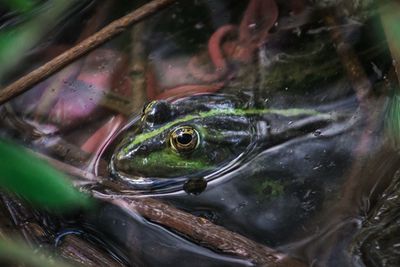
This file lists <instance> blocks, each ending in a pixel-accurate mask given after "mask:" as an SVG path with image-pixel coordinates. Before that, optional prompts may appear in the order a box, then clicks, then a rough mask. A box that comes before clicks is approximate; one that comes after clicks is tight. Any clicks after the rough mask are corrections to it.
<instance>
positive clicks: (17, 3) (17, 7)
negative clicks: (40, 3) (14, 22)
mask: <svg viewBox="0 0 400 267" xmlns="http://www.w3.org/2000/svg"><path fill="white" fill-rule="evenodd" d="M0 3H2V4H5V5H6V6H8V7H9V8H10V9H12V10H14V11H21V12H26V11H29V10H31V9H32V8H33V6H34V3H35V2H34V1H32V0H1V1H0Z"/></svg>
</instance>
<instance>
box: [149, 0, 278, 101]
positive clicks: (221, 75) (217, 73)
mask: <svg viewBox="0 0 400 267" xmlns="http://www.w3.org/2000/svg"><path fill="white" fill-rule="evenodd" d="M278 14H279V11H278V6H277V5H276V3H275V0H250V2H249V4H248V6H247V9H246V11H245V12H244V15H243V18H242V21H241V23H240V25H239V26H236V25H230V24H228V25H223V26H222V27H220V28H218V29H217V30H216V31H215V32H214V33H213V34H212V35H211V37H210V39H209V41H208V56H209V58H210V61H211V63H212V64H211V65H212V67H211V70H210V71H207V70H205V69H204V64H200V62H199V59H198V57H197V56H194V57H193V58H192V59H191V60H189V62H188V65H187V67H185V69H186V68H187V69H188V71H189V73H190V74H191V75H192V76H193V77H194V78H195V79H196V80H197V81H198V82H200V83H194V84H180V85H176V86H174V87H170V88H164V89H163V88H159V86H158V82H157V81H156V77H155V75H154V74H153V73H150V74H148V75H147V84H148V86H147V95H148V98H149V99H150V100H153V99H162V98H169V97H178V96H180V97H181V96H187V95H192V94H199V93H212V92H216V91H218V90H220V89H221V88H222V87H223V86H224V84H225V83H226V82H227V80H229V79H231V78H232V77H233V76H234V74H231V73H229V72H230V70H229V61H232V60H234V61H239V62H242V63H249V62H251V61H252V60H253V58H254V54H255V51H257V49H259V47H260V46H262V45H263V44H265V42H267V40H268V36H269V31H270V30H271V28H272V27H273V26H274V24H275V22H276V20H277V19H278ZM228 35H237V39H236V40H233V41H226V40H225V39H226V37H227V36H228Z"/></svg>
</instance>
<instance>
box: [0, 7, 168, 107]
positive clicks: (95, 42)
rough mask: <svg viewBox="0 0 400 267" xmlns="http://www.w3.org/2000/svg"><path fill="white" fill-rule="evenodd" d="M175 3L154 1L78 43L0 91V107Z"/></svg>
mask: <svg viewBox="0 0 400 267" xmlns="http://www.w3.org/2000/svg"><path fill="white" fill-rule="evenodd" d="M173 2H175V1H174V0H153V1H151V2H150V3H148V4H145V5H144V6H142V7H140V8H138V9H136V10H135V11H133V12H131V13H129V14H128V15H125V16H124V17H122V18H120V19H117V20H115V21H113V22H112V23H110V24H109V25H108V26H106V27H104V28H103V29H102V30H100V31H98V32H97V33H95V34H93V35H92V36H90V37H89V38H87V39H85V40H84V41H82V42H80V43H78V44H77V45H76V46H74V47H72V48H71V49H69V50H67V51H66V52H64V53H62V54H61V55H59V56H57V57H56V58H54V59H53V60H51V61H49V62H47V63H46V64H44V65H43V66H41V67H39V68H37V69H36V70H34V71H32V72H30V73H29V74H27V75H25V76H23V77H22V78H20V79H19V80H17V81H16V82H14V83H12V84H11V85H9V86H7V87H6V88H4V89H3V90H2V91H0V105H1V104H4V103H5V102H7V101H9V100H10V99H12V98H14V97H16V96H18V95H20V94H22V93H24V92H25V91H27V90H28V89H29V88H31V87H32V86H33V85H35V84H37V83H38V82H40V81H42V80H43V79H45V78H46V77H49V76H50V75H51V74H53V73H55V72H56V71H58V70H60V69H61V68H63V67H65V66H66V65H68V64H69V63H71V62H73V61H74V60H76V59H78V58H79V57H81V56H82V55H84V54H86V53H88V52H89V51H91V50H93V49H94V48H96V47H98V46H99V45H101V44H103V43H105V42H106V41H108V40H110V39H111V38H113V37H115V36H116V35H118V34H120V33H121V32H123V31H125V30H126V28H127V27H129V26H131V25H133V24H135V23H137V22H139V21H141V20H143V19H144V18H146V17H148V16H150V15H152V14H154V13H156V12H157V11H159V10H161V9H162V8H164V7H166V6H167V5H169V4H172V3H173Z"/></svg>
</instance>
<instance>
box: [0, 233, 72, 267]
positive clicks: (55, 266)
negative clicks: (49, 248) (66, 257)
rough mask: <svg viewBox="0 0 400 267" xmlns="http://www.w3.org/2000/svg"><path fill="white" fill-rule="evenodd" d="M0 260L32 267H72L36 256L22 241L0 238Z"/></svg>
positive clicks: (49, 258) (39, 255) (46, 257)
mask: <svg viewBox="0 0 400 267" xmlns="http://www.w3.org/2000/svg"><path fill="white" fill-rule="evenodd" d="M0 259H1V260H7V261H10V263H19V264H26V265H27V266H32V267H72V265H69V264H66V263H64V262H62V261H60V260H56V259H54V257H50V256H46V255H44V254H42V253H41V254H38V253H37V250H33V249H31V248H30V247H28V246H27V245H26V244H24V243H23V242H22V241H12V240H10V239H4V238H0Z"/></svg>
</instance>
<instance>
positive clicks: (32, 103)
mask: <svg viewBox="0 0 400 267" xmlns="http://www.w3.org/2000/svg"><path fill="white" fill-rule="evenodd" d="M254 2H257V1H254ZM332 2H335V3H331V1H324V2H323V3H311V2H307V1H277V9H276V10H275V9H274V3H275V2H273V1H265V2H264V3H269V4H270V5H271V6H268V8H266V9H265V10H266V11H265V12H266V13H262V12H261V13H262V14H261V15H260V14H257V12H260V11H262V10H264V9H263V6H262V5H261V6H257V8H255V9H252V8H250V7H249V8H247V6H248V5H247V4H248V2H247V1H241V2H240V3H239V2H237V1H228V0H224V1H193V2H186V1H180V2H178V3H176V4H174V5H173V6H172V7H170V8H168V9H166V10H164V11H161V12H159V13H158V14H157V15H156V16H153V17H151V18H150V19H148V20H146V21H144V22H143V23H141V24H139V25H137V26H136V27H134V28H133V29H132V30H128V31H127V32H126V33H124V34H122V35H121V36H119V37H117V38H116V39H113V40H111V41H109V42H107V43H106V44H104V45H103V46H101V47H99V48H98V49H96V50H95V51H94V52H91V53H90V54H88V55H87V56H85V57H83V58H82V59H80V60H78V61H76V62H75V63H73V64H71V65H70V66H68V67H66V68H64V69H63V70H62V71H60V72H59V73H57V74H55V75H53V76H52V77H50V78H48V79H46V80H45V81H43V82H42V83H40V84H38V85H36V86H35V87H34V88H32V89H31V90H29V91H28V92H27V93H25V94H23V95H21V96H20V97H18V98H16V99H15V100H13V101H12V102H10V103H8V104H7V105H3V106H2V107H1V108H2V110H1V112H2V113H1V121H0V124H1V125H2V126H1V129H2V131H1V136H3V137H7V138H13V139H14V140H17V141H19V142H21V143H23V144H25V145H26V146H28V147H30V148H32V149H33V150H34V151H37V152H38V153H42V154H46V155H48V156H50V157H52V158H54V159H56V160H59V161H62V162H64V163H67V164H68V165H69V166H74V167H76V168H78V169H80V170H84V171H86V172H88V173H93V174H95V175H98V176H100V177H102V178H101V179H102V182H103V183H100V184H96V181H92V180H89V181H86V180H83V179H82V178H79V179H76V180H75V181H79V182H82V184H85V186H84V188H85V190H92V192H94V194H95V195H96V196H97V197H100V198H103V199H107V200H108V201H106V200H104V201H102V202H103V203H102V204H101V205H100V207H99V208H98V210H96V211H94V212H89V213H82V214H79V215H76V216H65V218H53V219H52V220H54V221H56V222H57V223H54V225H52V227H50V229H49V231H50V232H52V233H53V235H57V233H63V234H62V235H65V231H66V230H65V229H74V231H72V232H71V233H75V231H78V232H79V233H85V235H83V238H84V239H87V240H90V242H91V244H95V246H97V247H100V248H104V250H105V251H107V253H108V254H111V255H112V257H114V258H117V259H118V260H119V261H120V262H122V263H124V264H126V265H129V266H160V265H162V266H250V265H252V264H254V262H253V263H252V262H251V259H244V258H242V257H239V256H238V255H237V254H236V255H232V254H228V253H221V250H218V248H217V247H216V245H215V244H214V245H211V244H210V243H207V242H206V241H204V240H198V239H195V238H193V236H190V234H189V235H188V234H187V233H186V232H185V231H183V230H182V229H181V230H182V231H181V232H180V231H179V226H176V227H175V226H171V225H168V224H166V223H164V224H163V223H160V222H159V221H157V219H156V218H158V217H157V214H158V215H159V214H161V215H162V214H163V212H169V210H161V211H158V213H157V212H156V211H155V212H154V214H155V215H154V216H155V217H152V218H153V219H152V220H148V219H146V218H144V217H146V216H147V217H149V216H150V215H149V214H147V213H145V212H143V211H141V212H139V213H135V212H132V210H131V211H130V212H128V211H127V209H126V206H124V205H125V204H126V203H129V198H131V199H136V198H139V199H146V198H147V197H150V198H153V199H156V200H160V201H163V202H165V203H168V204H169V205H170V207H176V208H178V209H179V210H182V211H185V212H187V213H189V214H192V215H195V216H197V217H198V218H197V219H196V220H199V221H201V219H199V218H205V219H207V220H208V221H210V222H211V223H212V224H214V225H219V226H222V227H223V228H224V229H226V230H229V231H232V232H234V233H237V234H240V235H241V236H244V237H246V238H249V239H251V240H253V241H254V242H257V243H259V244H262V245H265V246H268V247H271V248H274V249H276V250H279V251H280V252H282V253H285V254H287V255H289V256H290V257H293V258H297V259H299V260H301V261H304V262H305V263H306V264H308V265H312V266H367V267H368V266H398V265H399V264H400V262H399V258H400V257H399V244H400V240H399V238H398V237H397V236H398V231H399V229H398V228H399V227H398V223H399V222H398V217H399V211H398V208H397V206H398V203H397V202H398V197H399V195H398V194H399V192H398V178H397V176H398V174H396V173H397V171H398V167H397V166H399V165H398V163H399V159H400V158H399V154H398V152H397V150H396V147H395V146H394V145H393V142H392V141H391V139H390V137H391V136H390V132H389V133H388V132H387V129H388V127H387V125H388V123H391V122H394V121H395V119H394V117H395V116H392V117H390V116H389V115H388V112H387V107H388V102H390V100H391V99H392V98H391V97H392V95H393V90H394V89H393V88H396V86H395V85H396V83H397V77H396V74H395V72H394V69H393V65H392V59H393V58H392V54H391V52H393V51H391V50H390V49H389V47H391V45H393V44H391V43H390V42H389V45H388V43H387V41H386V36H385V33H384V32H385V31H384V30H386V31H387V29H384V28H383V27H384V26H382V24H381V17H380V16H381V15H382V14H383V16H385V13H384V12H383V13H382V12H379V9H377V4H376V3H373V2H372V1H348V2H346V3H344V2H343V3H339V4H338V3H336V1H332ZM250 6H251V5H250ZM131 8H132V7H129V6H128V4H126V3H118V4H113V8H110V4H109V3H108V4H107V2H104V3H102V2H90V1H87V3H86V2H85V4H79V5H76V6H75V7H74V8H73V9H71V12H70V13H68V14H70V15H68V21H70V23H68V24H67V25H65V26H64V27H62V28H60V29H58V30H59V31H57V36H63V37H62V38H61V37H60V38H52V39H51V40H47V39H42V40H41V41H40V42H39V43H38V44H35V47H36V46H37V47H40V46H41V45H44V44H46V45H47V47H49V49H48V52H47V53H46V51H43V50H39V51H37V50H35V49H34V48H33V49H32V50H29V51H27V52H26V56H24V57H22V59H21V64H20V65H18V66H19V67H18V68H15V69H12V70H10V74H9V76H7V77H5V78H3V77H2V83H3V84H6V83H8V82H10V81H12V80H15V79H17V77H19V76H21V75H22V73H26V72H28V71H29V70H31V69H33V68H34V66H35V65H40V63H41V61H40V60H37V61H36V60H35V61H32V60H30V59H31V58H40V57H39V56H40V55H41V53H44V55H46V56H47V57H49V58H50V57H51V55H52V54H51V53H52V52H51V51H52V49H54V50H57V48H58V47H60V46H64V47H65V46H66V47H69V46H71V45H72V44H74V42H75V41H76V40H77V38H78V37H76V35H77V34H79V31H80V30H81V29H83V30H82V31H83V32H84V31H85V29H86V27H87V26H86V24H85V21H87V20H86V19H82V17H83V16H84V14H86V15H88V16H90V15H91V14H96V16H99V17H100V18H101V19H99V21H98V22H96V21H93V22H90V23H91V24H90V25H91V27H92V28H93V29H91V31H94V30H95V29H98V28H100V27H101V26H103V25H104V24H105V23H106V22H109V21H111V20H112V19H115V18H118V17H119V16H121V15H123V14H125V13H126V12H127V10H130V9H131ZM246 10H247V11H246ZM252 10H253V11H252ZM254 10H256V11H254ZM37 12H40V8H38V11H37ZM252 12H253V13H252ZM250 13H251V14H253V16H250V15H248V17H246V15H245V14H250ZM332 15H334V16H333V17H334V19H333V20H330V18H331V16H332ZM275 16H277V20H276V21H275V20H274V21H273V23H272V24H271V23H270V24H269V23H268V18H274V17H275ZM5 18H7V17H5ZM17 18H18V17H17ZM245 18H247V20H246V19H245ZM262 18H265V19H264V20H263V19H262ZM384 18H386V17H384ZM0 21H2V23H4V25H8V24H7V23H6V22H3V20H0ZM4 21H8V20H6V19H4ZM241 21H246V23H248V28H247V29H246V27H245V26H243V25H245V24H242V25H240V23H241ZM77 25H79V26H77ZM227 25H230V26H227ZM235 25H239V27H238V28H237V26H235ZM221 27H222V28H221ZM78 29H79V30H78ZM221 29H222V30H221ZM223 30H224V31H225V30H226V35H223V36H222V37H221V39H218V34H216V33H218V32H219V31H220V33H221V32H222V31H223ZM88 31H89V32H90V29H89V30H88ZM71 32H75V34H71ZM332 33H333V34H332ZM54 34H55V33H54ZM221 34H222V33H221ZM386 34H387V33H386ZM55 35H56V34H55ZM338 36H339V37H338ZM210 38H211V40H214V41H215V40H217V41H218V42H219V43H220V46H222V47H223V48H221V51H222V52H221V56H220V57H218V51H217V52H215V51H216V50H212V49H211V48H210V47H212V45H213V44H214V46H216V45H215V43H213V44H211V45H210V46H208V43H207V42H208V41H209V40H210ZM218 42H217V43H218ZM210 50H212V51H214V52H212V51H211V54H212V53H214V54H217V55H214V56H212V55H211V57H210V55H209V54H208V51H210ZM221 57H222V59H227V60H226V62H224V60H221ZM393 57H395V56H394V55H393ZM11 74H13V75H11ZM188 92H189V93H188ZM365 92H366V93H365ZM204 93H207V94H209V93H212V94H217V95H219V96H220V97H221V98H222V99H230V97H232V96H233V97H235V98H238V99H239V100H240V101H239V104H235V106H234V108H240V109H243V110H246V109H247V110H249V109H263V108H266V107H267V108H274V109H289V108H302V109H308V110H310V109H311V110H316V111H318V112H320V113H324V114H329V116H331V117H330V119H326V118H325V119H324V118H321V117H318V116H317V115H307V116H305V115H303V116H295V117H283V116H279V115H276V114H275V115H271V114H269V115H262V116H256V117H255V118H252V119H250V120H249V121H248V122H246V123H248V124H249V129H251V131H250V132H251V133H252V137H253V139H251V140H252V141H251V142H250V143H251V144H248V143H246V142H245V143H244V144H245V145H243V144H242V145H243V146H244V148H243V149H242V147H241V146H238V145H236V144H235V142H238V141H237V140H239V139H232V140H233V141H232V140H230V141H229V142H227V141H228V140H227V139H225V141H226V142H227V143H229V145H230V146H232V149H231V150H232V151H233V152H232V154H234V155H235V156H233V157H232V158H230V157H226V158H224V161H220V163H219V164H217V169H215V170H213V172H207V171H206V172H194V173H189V174H185V175H184V176H182V177H181V176H180V177H179V179H178V180H177V181H175V180H173V181H172V182H171V180H168V179H164V180H162V179H161V181H160V182H159V183H158V181H159V179H158V178H157V177H150V178H152V179H153V180H152V181H157V183H153V182H152V183H150V184H147V185H146V186H144V187H143V186H140V187H139V186H138V184H137V183H136V184H135V181H133V182H128V183H127V182H126V181H122V180H120V179H118V177H117V176H116V175H115V174H113V173H112V172H111V171H110V168H109V166H110V160H111V157H112V155H113V153H114V151H115V147H116V146H117V145H118V143H119V142H120V141H121V140H122V139H123V137H124V136H123V135H124V134H125V133H126V131H127V129H129V130H130V129H135V131H136V132H134V134H133V136H135V135H138V134H139V133H140V132H141V131H144V132H145V131H146V129H142V128H140V127H141V126H137V125H140V118H141V117H140V116H141V112H142V108H143V106H144V105H145V104H146V103H148V101H149V100H153V99H157V98H162V99H166V98H168V99H169V101H170V102H174V101H175V102H174V103H181V104H182V105H180V106H179V105H177V107H178V108H177V110H178V111H179V112H181V113H185V112H186V110H187V109H188V108H190V107H192V108H193V107H194V106H196V105H195V104H190V105H189V104H187V103H190V101H195V102H196V103H201V102H202V101H203V102H205V103H208V108H209V109H215V103H214V102H212V101H210V98H209V99H207V100H206V101H204V99H205V98H206V96H204V95H203V96H202V95H201V94H204ZM194 94H197V95H199V94H200V96H196V97H195V98H186V99H185V98H183V99H182V97H188V96H189V95H190V96H191V95H194ZM207 97H208V96H207ZM193 99H203V100H193ZM185 103H186V106H185ZM193 103H194V102H193ZM222 103H225V102H223V101H222ZM226 103H230V102H229V101H227V102H226ZM221 105H222V104H221ZM225 105H226V106H225V108H226V107H228V108H229V107H230V105H231V104H225ZM178 111H177V112H176V113H175V114H174V116H175V117H174V116H172V117H170V118H169V119H172V120H173V119H175V118H176V117H177V116H178V115H177V114H180V115H181V113H179V112H178ZM164 113H166V112H164ZM392 115H393V114H392ZM394 115H396V114H394ZM155 119H157V118H155ZM219 119H220V121H223V119H224V118H219ZM197 123H198V124H201V123H204V121H201V120H199V121H197ZM213 123H214V126H216V125H217V126H218V127H219V126H221V127H222V128H223V127H225V128H230V127H232V126H231V125H229V124H228V123H225V124H224V123H223V122H222V124H218V123H219V121H218V123H216V122H215V121H213ZM211 124H212V123H211ZM232 125H234V124H232ZM135 127H137V128H135ZM389 128H390V127H389ZM214 129H215V127H214ZM238 129H241V128H240V127H239V126H238V125H236V128H235V130H238ZM147 130H149V129H147ZM224 130H230V129H224ZM255 136H257V138H255ZM216 148H218V149H223V148H225V147H223V146H221V147H219V146H216ZM237 148H240V150H243V151H242V153H241V154H240V156H237V155H238V154H237V151H236V150H235V149H237ZM214 149H215V147H214ZM220 151H222V150H220ZM207 152H209V153H216V155H217V156H218V153H217V152H218V151H217V152H215V151H213V149H212V147H210V148H209V150H207ZM239 152H240V151H239ZM217 156H216V158H218V157H217ZM226 166H228V167H226ZM222 169H223V171H221V170H222ZM210 173H211V174H210ZM139 174H140V172H139ZM147 174H148V173H147ZM142 176H143V175H142ZM166 177H167V178H168V177H175V176H173V175H172V174H168V175H166ZM187 177H189V178H190V180H189V182H188V179H187ZM144 178H148V177H144ZM175 178H176V177H175ZM146 181H147V180H146ZM87 183H89V185H88V184H87ZM155 185H157V186H155ZM121 197H122V198H123V200H122V201H125V202H124V203H125V204H116V203H122V202H118V201H116V200H120V198H121ZM109 201H111V203H110V202H109ZM140 214H142V215H143V216H144V217H143V216H141V215H140ZM145 214H147V215H145ZM165 216H166V215H165ZM165 216H164V219H165ZM161 217H163V216H161ZM191 218H192V217H191ZM161 220H162V219H161ZM174 227H175V228H174ZM67 233H69V232H67ZM202 233H203V234H204V235H206V234H205V233H204V232H202ZM60 238H61V237H60ZM50 242H51V241H50ZM222 245H223V244H220V248H221V247H222ZM107 253H106V254H107ZM281 266H290V265H287V264H286V265H285V264H282V265H281Z"/></svg>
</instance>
